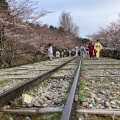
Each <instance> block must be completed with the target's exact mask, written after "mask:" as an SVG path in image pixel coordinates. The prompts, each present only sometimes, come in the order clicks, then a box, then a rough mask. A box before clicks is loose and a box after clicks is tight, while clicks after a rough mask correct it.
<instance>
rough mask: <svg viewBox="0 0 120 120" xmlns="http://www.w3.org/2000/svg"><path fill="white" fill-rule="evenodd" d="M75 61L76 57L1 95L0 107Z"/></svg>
mask: <svg viewBox="0 0 120 120" xmlns="http://www.w3.org/2000/svg"><path fill="white" fill-rule="evenodd" d="M74 59H75V57H74V58H72V59H71V60H68V61H67V62H64V63H63V64H61V65H59V66H57V67H55V68H53V69H52V70H49V71H48V72H45V73H43V74H41V75H39V76H37V77H35V78H33V79H32V80H30V81H27V82H25V83H22V84H20V85H18V86H16V87H13V88H11V89H9V90H8V91H5V92H4V93H2V94H0V107H3V106H4V105H6V104H7V103H8V102H9V101H10V100H13V99H15V98H16V97H18V96H19V95H21V94H22V93H23V91H26V90H28V89H30V88H31V87H33V86H35V85H37V84H38V83H41V82H43V81H44V80H45V79H46V78H48V77H50V76H51V75H52V74H53V72H55V71H56V70H58V69H60V68H61V67H63V66H64V65H66V64H67V63H69V62H71V61H72V60H74Z"/></svg>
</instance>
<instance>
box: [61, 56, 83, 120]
mask: <svg viewBox="0 0 120 120" xmlns="http://www.w3.org/2000/svg"><path fill="white" fill-rule="evenodd" d="M81 60H82V58H80V62H79V67H78V70H77V73H76V75H75V78H74V82H73V85H72V88H71V90H70V93H69V96H68V99H67V102H66V105H65V107H64V109H63V112H62V116H61V119H60V120H72V118H71V117H72V114H71V113H72V110H73V104H74V96H75V91H76V87H77V83H78V80H79V76H80V67H81Z"/></svg>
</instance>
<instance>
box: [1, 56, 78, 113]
mask: <svg viewBox="0 0 120 120" xmlns="http://www.w3.org/2000/svg"><path fill="white" fill-rule="evenodd" d="M74 59H75V58H72V59H71V58H69V60H67V62H65V61H66V60H65V59H64V62H62V64H61V61H59V62H58V61H57V63H60V66H58V65H56V64H55V61H54V63H51V64H47V63H46V66H52V67H53V66H54V68H53V69H52V70H48V71H47V72H45V73H42V74H41V75H39V76H37V77H34V78H32V79H30V80H28V81H27V82H24V83H22V84H20V85H17V86H16V87H14V88H11V89H10V90H8V91H5V92H3V93H2V94H0V106H1V108H2V106H4V105H6V103H8V102H9V101H10V100H13V99H15V98H16V97H18V96H20V95H21V94H23V90H24V93H25V90H30V89H31V87H32V86H35V85H36V84H37V85H38V83H39V82H42V83H44V82H43V81H44V80H45V79H47V78H48V77H49V81H47V82H48V83H50V84H55V83H51V82H50V81H51V79H53V80H52V81H53V82H57V86H58V84H59V83H58V81H61V82H60V84H61V83H62V85H63V86H62V85H61V86H59V87H60V90H61V88H62V89H64V90H63V91H60V90H59V94H61V93H62V92H63V93H64V92H66V89H68V88H67V87H69V85H70V84H72V81H73V79H74V77H75V79H76V77H77V78H78V76H79V72H78V70H77V67H78V64H79V62H80V58H78V59H75V60H74ZM72 61H73V62H72ZM69 62H70V63H69ZM33 66H34V65H33ZM56 66H57V67H56ZM63 66H65V67H63ZM26 67H27V68H28V66H22V67H19V68H17V70H23V69H24V70H26ZM43 68H44V67H43ZM59 68H62V69H61V70H60V71H58V69H59ZM12 69H13V70H11V69H9V70H7V74H8V71H9V72H11V73H12V72H13V71H15V72H16V68H12ZM31 69H38V68H36V67H35V66H34V67H31V66H29V71H30V70H31ZM42 70H43V69H42ZM45 70H46V69H45ZM56 70H57V73H54V72H55V71H56ZM79 70H80V67H79ZM2 71H5V72H6V70H2ZM76 71H77V76H76V74H75V73H76ZM15 72H14V73H15ZM18 73H20V72H18ZM21 73H22V72H21ZM27 73H28V72H27ZM53 73H54V74H53ZM2 75H4V73H2ZM50 76H51V77H50ZM2 77H3V76H2ZM9 77H10V76H9ZM13 77H15V78H17V79H18V76H17V77H16V76H13ZM19 77H21V76H19ZM24 77H25V76H24ZM5 78H7V77H5ZM30 78H31V77H30ZM56 79H57V80H56ZM63 80H64V81H63ZM50 84H49V85H50ZM64 84H65V86H64ZM67 84H68V85H67ZM73 84H74V88H72V89H74V90H72V101H71V102H73V99H74V93H75V89H76V87H75V86H76V82H75V83H74V82H73ZM26 86H27V87H26ZM46 87H47V86H46ZM53 87H54V89H55V85H54V86H52V88H53ZM65 87H66V88H65ZM52 91H54V90H53V89H52ZM73 91H74V92H73ZM26 94H28V93H26ZM70 94H71V92H70ZM63 96H64V97H67V96H68V93H67V94H66V95H64V94H63ZM47 97H50V96H47ZM57 97H59V96H57ZM48 99H50V98H48ZM59 100H60V99H59ZM57 102H58V103H57ZM57 102H56V101H55V102H54V103H55V104H53V106H54V107H56V104H57V106H59V110H60V111H61V110H62V109H63V107H64V105H65V103H63V104H62V106H61V103H60V104H59V101H57ZM60 102H61V101H60ZM70 104H72V103H70ZM53 106H52V107H53ZM14 107H15V106H14ZM24 107H27V106H24ZM28 107H30V106H28ZM31 107H32V106H31ZM34 107H38V106H35V104H34ZM40 107H41V106H40ZM42 107H43V109H42V110H41V112H43V111H44V107H46V106H45V104H43V106H42ZM61 107H62V109H60V108H61ZM4 108H5V107H4ZM17 108H18V106H16V108H15V110H13V108H12V109H11V108H10V109H9V110H8V109H4V112H8V111H9V113H10V111H12V113H16V112H17ZM71 108H72V106H71ZM20 109H22V112H21V114H24V113H25V111H26V114H29V113H32V112H31V111H32V110H31V111H29V110H30V108H28V109H27V110H25V109H24V110H25V111H24V110H23V106H20V105H19V110H18V111H19V113H20ZM32 109H33V107H32ZM56 109H57V108H55V109H54V111H56ZM1 110H3V109H1ZM46 110H47V111H48V112H51V110H52V108H51V106H50V105H48V106H47V108H46V109H45V111H46ZM37 112H38V109H37ZM37 112H36V114H37ZM17 114H18V112H17ZM69 114H70V113H69Z"/></svg>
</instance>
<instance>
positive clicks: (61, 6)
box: [38, 0, 120, 37]
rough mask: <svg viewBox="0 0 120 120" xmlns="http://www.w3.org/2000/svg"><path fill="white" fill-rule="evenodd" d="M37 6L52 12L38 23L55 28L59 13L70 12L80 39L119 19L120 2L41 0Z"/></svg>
mask: <svg viewBox="0 0 120 120" xmlns="http://www.w3.org/2000/svg"><path fill="white" fill-rule="evenodd" d="M38 6H39V8H40V9H42V8H43V9H45V10H48V11H54V12H53V13H50V14H48V15H46V16H44V17H43V18H41V19H40V21H41V22H42V23H43V24H48V25H53V26H55V27H58V26H59V16H60V15H61V13H62V12H63V11H65V12H70V15H71V17H72V18H73V22H74V23H75V24H77V25H78V26H79V29H80V33H79V34H80V37H86V35H88V34H92V33H95V32H97V31H98V30H99V27H106V26H108V25H110V23H111V22H113V21H116V20H117V19H118V18H119V17H118V12H119V13H120V0H42V1H39V4H38Z"/></svg>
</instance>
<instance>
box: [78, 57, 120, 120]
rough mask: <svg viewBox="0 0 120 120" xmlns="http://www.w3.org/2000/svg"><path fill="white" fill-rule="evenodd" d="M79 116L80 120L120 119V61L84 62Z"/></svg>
mask: <svg viewBox="0 0 120 120" xmlns="http://www.w3.org/2000/svg"><path fill="white" fill-rule="evenodd" d="M81 75H82V77H81V81H80V84H81V86H80V90H79V98H80V99H79V102H78V105H77V116H78V119H79V120H119V119H120V61H119V60H116V59H110V58H100V59H99V60H96V59H89V58H85V59H84V60H83V61H82V73H81Z"/></svg>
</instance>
